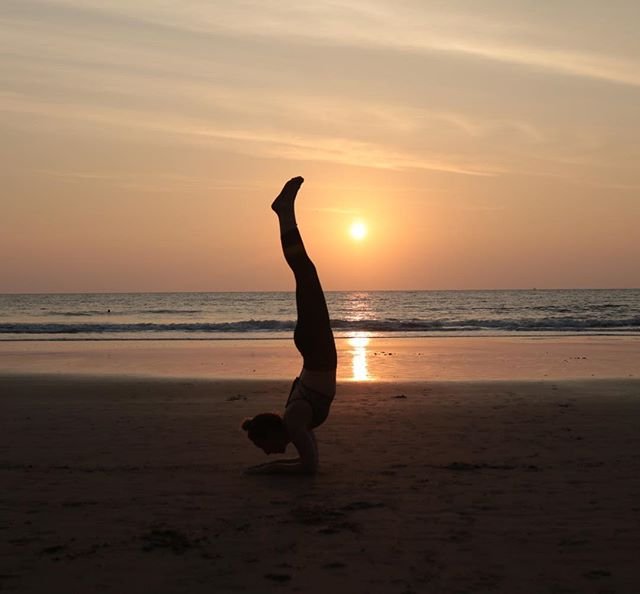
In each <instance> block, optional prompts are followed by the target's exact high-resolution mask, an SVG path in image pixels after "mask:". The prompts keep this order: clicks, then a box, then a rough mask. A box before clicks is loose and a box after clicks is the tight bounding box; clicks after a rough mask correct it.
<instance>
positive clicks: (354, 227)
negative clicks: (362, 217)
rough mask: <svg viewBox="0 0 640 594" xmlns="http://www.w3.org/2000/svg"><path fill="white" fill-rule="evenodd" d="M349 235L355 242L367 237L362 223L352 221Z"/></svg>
mask: <svg viewBox="0 0 640 594" xmlns="http://www.w3.org/2000/svg"><path fill="white" fill-rule="evenodd" d="M349 235H351V238H352V239H355V240H356V241H362V240H363V239H364V238H365V237H366V236H367V226H366V225H365V224H364V223H363V222H362V221H354V222H353V223H351V227H349Z"/></svg>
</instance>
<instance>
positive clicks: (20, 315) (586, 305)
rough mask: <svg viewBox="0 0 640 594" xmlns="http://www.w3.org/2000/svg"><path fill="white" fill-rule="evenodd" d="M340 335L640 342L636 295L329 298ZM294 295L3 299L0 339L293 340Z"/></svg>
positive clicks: (639, 297) (356, 294) (639, 293)
mask: <svg viewBox="0 0 640 594" xmlns="http://www.w3.org/2000/svg"><path fill="white" fill-rule="evenodd" d="M326 297H327V304H328V307H329V311H330V314H331V318H332V325H333V329H334V333H335V334H336V336H338V337H353V336H361V335H366V336H371V337H403V336H412V337H413V336H454V335H461V336H477V335H485V336H503V335H572V334H581V335H584V334H599V335H602V334H604V335H640V290H639V289H618V290H609V289H606V290H605V289H602V290H527V291H525V290H522V291H365V292H361V291H351V292H350V291H340V292H327V293H326ZM295 318H296V310H295V296H294V294H293V293H291V292H262V293H256V292H249V293H108V294H95V293H88V294H31V295H17V294H16V295H13V294H5V295H0V341H27V340H31V341H33V340H58V341H59V340H224V339H279V338H280V339H284V338H287V339H288V338H290V337H291V332H292V331H293V328H294V325H295Z"/></svg>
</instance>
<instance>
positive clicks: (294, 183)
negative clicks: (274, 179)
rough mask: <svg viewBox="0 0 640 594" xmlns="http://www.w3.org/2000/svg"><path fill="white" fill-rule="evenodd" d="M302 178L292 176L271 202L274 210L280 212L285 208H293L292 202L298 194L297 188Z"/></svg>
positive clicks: (302, 180) (301, 182)
mask: <svg viewBox="0 0 640 594" xmlns="http://www.w3.org/2000/svg"><path fill="white" fill-rule="evenodd" d="M303 182H304V178H302V177H300V176H298V177H292V178H291V179H290V180H289V181H288V182H287V183H286V184H284V187H283V188H282V191H281V192H280V194H278V196H277V198H276V199H275V200H274V201H273V203H272V204H271V208H272V209H273V210H274V211H275V212H276V213H278V212H280V211H282V210H284V209H286V208H293V202H294V200H295V199H296V196H297V194H298V190H299V189H300V186H301V185H302V184H303Z"/></svg>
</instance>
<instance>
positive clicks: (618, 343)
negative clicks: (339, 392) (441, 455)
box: [0, 333, 640, 381]
mask: <svg viewBox="0 0 640 594" xmlns="http://www.w3.org/2000/svg"><path fill="white" fill-rule="evenodd" d="M336 342H337V348H338V361H339V366H338V379H339V380H342V381H389V380H393V381H399V380H400V381H403V380H411V381H424V380H430V381H433V380H464V381H469V380H490V379H497V380H531V379H535V380H538V379H590V378H595V379H604V378H627V377H629V378H633V377H636V378H640V365H639V364H638V361H640V336H529V337H526V336H519V337H516V338H514V337H510V336H501V337H496V336H494V337H486V336H474V337H468V336H467V337H463V336H451V337H411V338H409V337H405V338H376V337H370V336H367V335H365V334H364V333H362V334H361V335H359V336H355V337H353V338H349V339H347V338H338V339H337V341H336ZM299 372H300V357H299V355H298V353H297V351H296V350H295V347H294V346H293V341H292V340H291V338H290V337H287V338H286V339H282V340H268V339H266V340H164V341H146V340H129V341H126V340H125V341H123V340H114V341H82V340H80V341H73V340H72V341H31V342H30V341H18V342H10V341H6V342H0V375H2V374H10V373H21V374H31V373H66V374H85V375H101V376H102V375H110V376H122V375H135V376H138V377H139V376H146V377H167V378H168V377H181V378H191V377H200V378H208V379H220V378H225V379H235V378H246V379H248V378H251V379H263V380H264V379H266V380H271V379H288V378H293V377H294V376H295V375H297V374H298V373H299Z"/></svg>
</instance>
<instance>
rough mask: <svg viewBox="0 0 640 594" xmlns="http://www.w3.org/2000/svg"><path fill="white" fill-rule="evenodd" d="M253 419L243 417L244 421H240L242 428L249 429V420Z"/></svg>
mask: <svg viewBox="0 0 640 594" xmlns="http://www.w3.org/2000/svg"><path fill="white" fill-rule="evenodd" d="M252 420H253V419H245V420H244V421H242V429H243V430H244V431H249V427H251V421H252Z"/></svg>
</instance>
